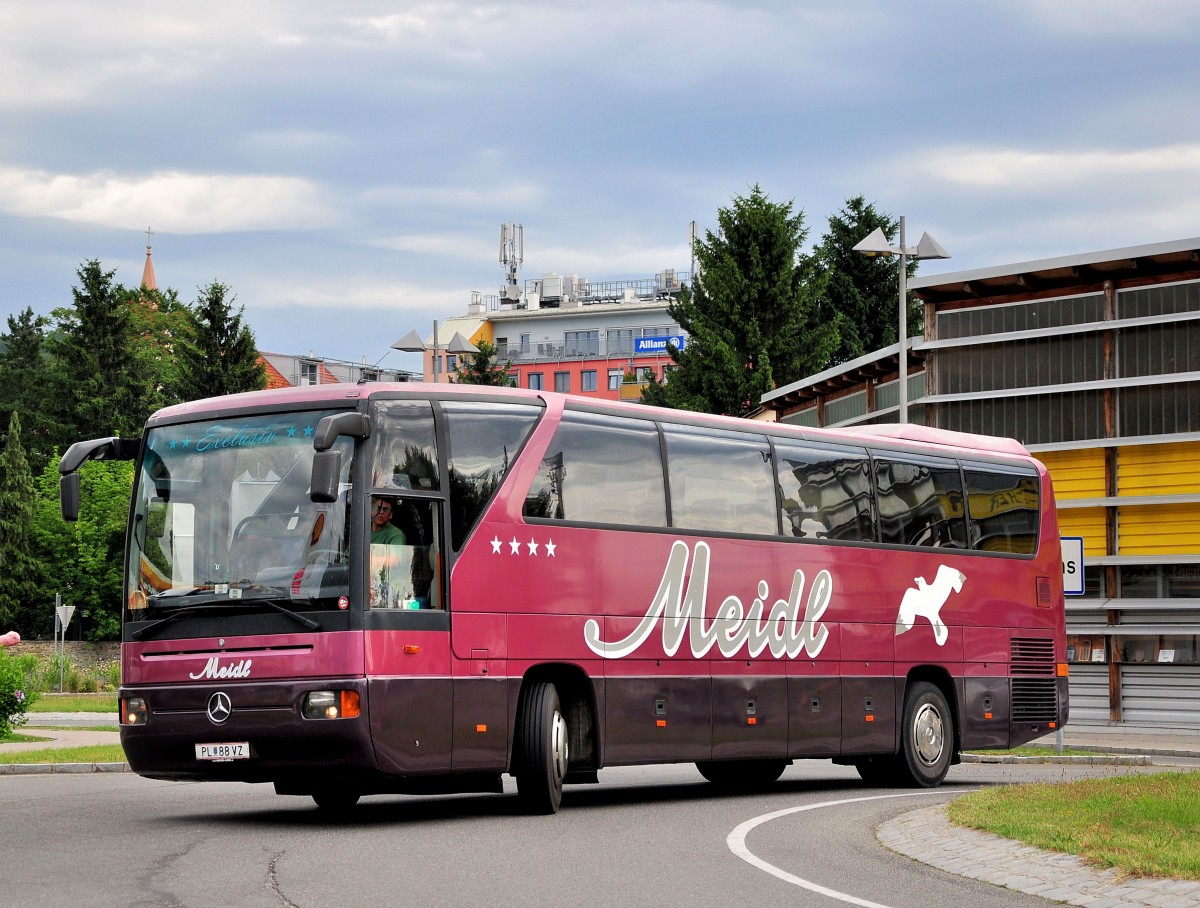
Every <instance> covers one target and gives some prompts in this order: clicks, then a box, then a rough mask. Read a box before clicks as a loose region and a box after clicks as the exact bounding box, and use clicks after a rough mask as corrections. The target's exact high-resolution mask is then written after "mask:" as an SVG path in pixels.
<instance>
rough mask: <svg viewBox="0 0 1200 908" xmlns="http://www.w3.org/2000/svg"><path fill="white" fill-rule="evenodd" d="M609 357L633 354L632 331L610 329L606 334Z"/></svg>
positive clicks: (629, 329)
mask: <svg viewBox="0 0 1200 908" xmlns="http://www.w3.org/2000/svg"><path fill="white" fill-rule="evenodd" d="M606 340H607V341H608V355H609V356H629V355H630V354H631V353H633V329H632V328H610V329H609V330H608V332H607V333H606Z"/></svg>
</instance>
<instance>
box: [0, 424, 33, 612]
mask: <svg viewBox="0 0 1200 908" xmlns="http://www.w3.org/2000/svg"><path fill="white" fill-rule="evenodd" d="M33 501H34V486H33V474H32V473H31V472H30V469H29V462H28V460H27V459H26V457H25V448H24V446H23V445H22V443H21V418H20V416H19V415H18V414H17V413H16V412H14V413H13V414H12V415H11V416H10V417H9V420H8V435H7V437H6V438H5V444H4V450H3V451H2V452H0V627H2V628H4V629H5V630H11V629H13V628H14V627H15V628H16V630H17V631H18V632H23V633H27V634H28V633H31V632H32V631H33V628H32V627H31V626H29V625H28V624H27V623H24V622H22V621H21V620H20V619H21V617H22V616H23V614H24V613H25V612H26V610H27V609H30V608H33V607H34V606H35V604H38V603H37V602H36V597H37V588H38V575H39V570H38V563H37V560H36V559H35V557H34V552H33V539H32V522H33ZM41 604H43V605H44V603H41Z"/></svg>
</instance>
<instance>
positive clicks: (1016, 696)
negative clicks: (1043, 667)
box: [1010, 678, 1058, 722]
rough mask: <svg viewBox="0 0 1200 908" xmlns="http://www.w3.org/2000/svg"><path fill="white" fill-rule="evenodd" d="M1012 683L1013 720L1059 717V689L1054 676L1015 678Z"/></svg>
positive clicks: (1044, 719)
mask: <svg viewBox="0 0 1200 908" xmlns="http://www.w3.org/2000/svg"><path fill="white" fill-rule="evenodd" d="M1010 683H1011V684H1012V721H1013V722H1054V721H1056V720H1057V719H1058V690H1057V685H1056V684H1055V681H1054V679H1053V678H1013V679H1012V681H1011V682H1010Z"/></svg>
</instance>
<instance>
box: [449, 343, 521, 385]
mask: <svg viewBox="0 0 1200 908" xmlns="http://www.w3.org/2000/svg"><path fill="white" fill-rule="evenodd" d="M475 347H476V351H475V352H474V353H468V354H466V355H465V356H464V357H463V359H462V366H458V365H456V366H455V367H454V380H455V381H457V382H458V383H459V384H463V385H493V386H496V387H501V388H509V387H512V379H511V378H509V376H508V371H507V369H506V368H505V365H504V364H502V363H500V362H498V361H497V360H496V355H497V352H498V351H497V349H496V347H495V345H493V344H489V343H488V342H487V341H485V340H481V341H479V343H477V344H476V345H475ZM464 367H465V368H464Z"/></svg>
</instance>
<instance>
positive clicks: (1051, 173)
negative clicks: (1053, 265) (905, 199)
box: [907, 144, 1200, 191]
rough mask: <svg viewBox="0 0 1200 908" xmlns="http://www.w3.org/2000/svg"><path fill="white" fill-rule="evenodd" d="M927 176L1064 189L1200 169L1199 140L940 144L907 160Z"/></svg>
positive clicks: (1189, 175) (976, 184) (986, 185)
mask: <svg viewBox="0 0 1200 908" xmlns="http://www.w3.org/2000/svg"><path fill="white" fill-rule="evenodd" d="M907 166H911V167H912V168H913V169H914V170H915V171H917V172H919V173H920V174H921V175H922V176H924V177H925V178H926V179H929V180H933V181H946V182H950V183H955V184H958V185H960V186H966V187H973V188H979V189H996V188H999V187H1005V188H1008V189H1012V190H1017V191H1020V190H1051V191H1054V190H1062V189H1064V188H1066V187H1074V186H1080V185H1086V184H1088V183H1094V182H1098V181H1109V180H1113V179H1121V178H1124V179H1130V178H1159V177H1177V178H1183V179H1185V180H1186V181H1187V182H1188V183H1192V182H1194V181H1195V179H1196V174H1198V173H1200V144H1181V145H1168V146H1163V147H1161V148H1144V149H1136V150H1131V151H1106V150H1102V149H1096V150H1088V151H1035V150H1031V149H1020V148H970V147H948V148H938V149H934V150H933V151H930V152H927V153H924V154H922V155H920V156H919V157H917V158H915V159H912V160H910V162H909V164H908V165H907Z"/></svg>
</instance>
